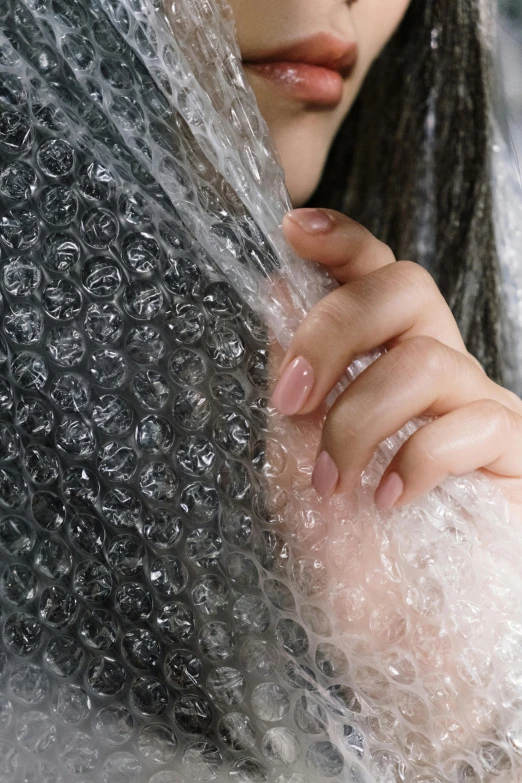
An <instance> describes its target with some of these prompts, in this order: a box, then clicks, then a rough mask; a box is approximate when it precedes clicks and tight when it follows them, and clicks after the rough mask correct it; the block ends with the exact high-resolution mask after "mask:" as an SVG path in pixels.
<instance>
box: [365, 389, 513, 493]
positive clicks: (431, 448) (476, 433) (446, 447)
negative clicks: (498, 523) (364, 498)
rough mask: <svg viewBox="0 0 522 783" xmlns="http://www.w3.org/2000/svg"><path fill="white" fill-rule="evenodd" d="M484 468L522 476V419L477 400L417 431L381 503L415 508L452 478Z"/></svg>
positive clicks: (392, 468)
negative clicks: (423, 498) (406, 504)
mask: <svg viewBox="0 0 522 783" xmlns="http://www.w3.org/2000/svg"><path fill="white" fill-rule="evenodd" d="M478 468H487V470H488V471H489V472H492V473H496V474H499V475H501V476H511V477H519V476H521V475H522V416H520V415H519V414H517V413H515V412H514V411H513V410H511V409H510V408H507V407H506V406H505V405H502V403H500V402H497V401H496V400H492V399H480V400H474V401H473V402H471V403H469V404H468V405H465V406H464V407H462V408H460V409H458V410H454V411H451V412H450V413H447V414H446V415H445V416H441V417H440V418H439V419H435V421H433V422H430V423H429V424H427V425H426V426H424V427H422V428H421V429H420V430H417V432H415V433H414V434H413V435H412V436H411V437H410V438H409V439H408V440H407V441H406V443H405V444H404V445H403V446H402V447H401V448H400V449H399V451H398V452H397V454H396V455H395V457H394V458H393V460H392V462H391V463H390V465H389V466H388V468H387V469H386V471H385V473H384V475H383V477H382V479H381V482H380V484H379V487H378V489H377V491H376V493H375V502H376V503H377V505H378V506H380V507H381V508H391V507H393V506H395V505H399V504H400V505H403V504H405V503H410V502H412V501H413V500H415V499H416V498H417V497H419V496H420V495H423V494H424V493H426V492H429V491H430V490H431V489H433V488H434V487H436V486H438V485H439V484H440V482H441V481H443V479H445V478H446V477H447V476H451V475H463V474H465V473H469V472H472V471H474V470H476V469H478Z"/></svg>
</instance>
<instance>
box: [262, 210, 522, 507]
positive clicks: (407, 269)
mask: <svg viewBox="0 0 522 783" xmlns="http://www.w3.org/2000/svg"><path fill="white" fill-rule="evenodd" d="M283 230H284V232H285V235H286V238H287V239H288V241H289V242H290V244H291V245H292V246H293V247H294V249H295V250H296V251H297V253H299V255H301V256H303V257H304V258H307V259H310V260H311V261H315V262H318V263H320V264H323V265H324V266H325V267H327V268H328V269H329V271H330V273H331V274H332V275H333V277H335V279H336V280H337V281H338V282H339V283H340V287H339V288H338V289H336V290H335V291H333V292H332V293H330V294H328V295H327V296H325V297H324V298H323V299H322V300H321V301H320V302H319V303H318V304H317V305H316V306H315V307H314V308H313V309H312V310H311V312H310V313H309V314H308V315H307V317H306V318H305V319H304V321H303V322H302V323H301V325H300V326H299V329H298V330H297V332H296V334H295V336H294V339H293V341H292V344H291V345H290V348H289V349H288V351H287V353H286V356H285V357H284V359H283V362H282V364H281V368H280V371H279V381H278V384H277V386H276V389H275V390H274V393H273V397H272V402H273V404H274V406H275V407H276V409H277V410H279V412H280V413H283V414H287V415H291V416H292V415H295V414H311V413H313V412H314V411H316V410H317V409H318V408H319V406H321V404H322V403H324V401H325V398H326V397H327V396H328V394H329V392H330V391H331V390H332V389H333V388H334V387H335V385H336V383H337V381H338V380H339V379H340V378H341V377H342V375H343V373H344V372H345V370H346V368H347V367H348V366H349V364H350V363H351V362H352V360H353V359H354V358H355V356H356V355H359V354H363V353H367V352H369V351H371V350H373V349H375V348H378V347H385V348H386V349H387V352H386V353H384V354H383V355H382V356H381V357H379V358H378V359H377V360H376V361H375V362H374V363H373V364H371V365H370V366H369V367H368V368H367V369H366V370H364V371H363V372H362V373H361V374H360V375H359V376H358V377H357V378H356V379H355V381H353V382H352V383H351V384H350V386H349V387H348V388H347V389H346V390H345V391H344V392H343V393H342V394H341V395H340V396H339V397H338V399H337V400H336V402H335V403H334V405H333V406H332V407H331V408H330V410H329V412H328V415H327V417H326V421H325V423H324V427H323V431H322V437H321V446H320V449H319V452H318V454H319V457H318V459H317V462H316V466H315V470H314V474H313V479H312V481H313V484H314V487H315V489H316V490H317V492H318V493H319V494H320V495H323V496H324V495H329V494H331V493H333V492H345V491H349V490H350V489H352V488H353V486H354V484H355V482H356V481H357V479H358V477H359V476H360V473H361V471H362V470H363V469H364V468H365V467H366V465H367V464H368V462H369V460H370V459H371V456H372V455H373V453H374V452H375V450H376V448H377V446H378V445H379V443H381V441H383V440H384V439H385V438H387V437H389V436H391V435H393V434H394V433H395V432H397V431H398V430H399V429H400V428H401V427H402V426H403V425H404V424H406V423H407V422H408V421H409V420H410V419H412V418H415V417H418V416H420V415H421V414H426V415H429V416H434V417H436V418H435V419H434V420H433V421H432V422H429V423H428V424H426V425H425V426H422V427H421V428H420V429H419V430H418V431H417V432H415V433H414V434H413V435H412V436H411V437H410V438H409V439H408V440H407V441H406V443H405V444H404V445H403V446H402V447H401V448H400V449H399V451H398V452H397V454H396V455H395V457H394V458H393V460H392V462H391V463H390V465H389V466H388V468H387V469H386V471H385V473H384V475H383V477H382V480H381V483H380V485H379V487H378V489H377V491H376V493H375V501H376V503H377V505H378V506H380V507H382V508H390V507H392V506H396V505H402V504H405V503H409V502H411V501H413V500H415V499H416V498H417V497H419V496H420V495H422V494H424V493H425V492H428V491H429V490H430V489H433V488H434V487H436V486H437V485H438V484H439V483H440V482H441V481H442V480H443V479H444V478H445V477H447V476H449V475H462V474H465V473H468V472H471V471H473V470H475V469H479V470H481V471H482V472H484V473H485V474H486V475H488V476H489V477H490V478H492V479H493V480H494V481H496V483H497V484H499V485H500V486H501V488H502V489H503V490H504V492H505V493H506V494H507V497H508V499H509V500H510V501H511V502H512V503H513V504H518V503H522V401H521V400H520V398H519V397H517V396H516V395H515V394H513V393H512V392H510V391H508V390H507V389H504V388H502V387H501V386H499V385H498V384H495V383H494V382H493V381H491V380H490V379H489V378H488V377H487V375H486V373H485V372H484V370H483V369H482V367H481V366H480V364H479V362H478V361H477V360H476V359H475V358H474V357H473V356H472V355H471V354H470V353H469V352H468V351H467V350H466V346H465V345H464V342H463V339H462V336H461V334H460V332H459V329H458V326H457V324H456V322H455V319H454V317H453V315H452V313H451V311H450V309H449V307H448V305H447V304H446V302H445V300H444V298H443V296H442V294H441V293H440V291H439V289H438V288H437V286H436V284H435V282H434V280H433V278H432V277H431V275H430V274H429V273H428V272H427V271H425V270H424V269H423V268H422V267H421V266H420V265H418V264H416V263H413V262H410V261H396V260H395V257H394V255H393V253H392V251H391V250H390V248H389V247H387V246H386V245H384V244H383V243H382V242H380V241H379V240H378V239H376V238H375V237H374V236H373V235H372V234H370V232H369V231H367V230H366V229H365V228H363V227H362V226H361V225H359V224H358V223H356V222H354V221H353V220H351V219H350V218H348V217H346V216H344V215H342V214H341V213H338V212H334V211H333V210H315V209H314V210H310V209H297V210H292V211H291V212H289V213H288V214H287V215H285V218H284V220H283Z"/></svg>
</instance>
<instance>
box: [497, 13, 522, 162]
mask: <svg viewBox="0 0 522 783" xmlns="http://www.w3.org/2000/svg"><path fill="white" fill-rule="evenodd" d="M499 5H500V29H499V57H500V64H501V68H502V78H503V82H504V89H505V95H506V99H507V107H508V112H509V119H510V127H511V135H512V139H513V144H514V147H515V151H516V154H517V157H518V164H519V170H520V168H521V167H522V0H499Z"/></svg>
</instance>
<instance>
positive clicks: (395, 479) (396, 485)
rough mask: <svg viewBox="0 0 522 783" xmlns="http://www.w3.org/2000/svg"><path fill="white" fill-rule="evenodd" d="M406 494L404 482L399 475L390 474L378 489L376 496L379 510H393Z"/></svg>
mask: <svg viewBox="0 0 522 783" xmlns="http://www.w3.org/2000/svg"><path fill="white" fill-rule="evenodd" d="M403 492H404V481H403V480H402V479H401V477H400V476H399V474H398V473H390V474H389V475H388V476H386V478H385V479H384V481H383V482H382V483H381V484H380V485H379V487H378V488H377V492H376V493H375V495H374V500H375V504H376V505H377V506H379V508H392V507H393V506H394V505H395V504H396V502H397V501H398V499H399V498H400V496H401V495H402V493H403Z"/></svg>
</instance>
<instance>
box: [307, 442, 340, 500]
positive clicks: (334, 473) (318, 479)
mask: <svg viewBox="0 0 522 783" xmlns="http://www.w3.org/2000/svg"><path fill="white" fill-rule="evenodd" d="M338 482H339V471H338V470H337V465H336V464H335V462H334V461H333V459H332V458H331V457H330V455H329V454H328V452H327V451H322V452H321V454H320V455H319V457H318V460H317V462H316V463H315V467H314V472H313V473H312V486H313V488H314V489H315V491H316V492H317V494H318V495H320V496H321V497H326V496H327V495H331V494H332V492H333V491H334V489H335V488H336V486H337V484H338Z"/></svg>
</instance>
